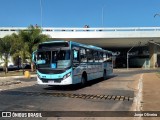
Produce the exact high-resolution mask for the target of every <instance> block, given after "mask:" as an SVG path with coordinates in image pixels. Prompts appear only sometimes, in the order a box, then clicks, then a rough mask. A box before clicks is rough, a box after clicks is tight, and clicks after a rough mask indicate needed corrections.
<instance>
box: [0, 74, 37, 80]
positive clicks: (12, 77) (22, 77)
mask: <svg viewBox="0 0 160 120" xmlns="http://www.w3.org/2000/svg"><path fill="white" fill-rule="evenodd" d="M31 77H37V74H35V75H31ZM6 78H25V76H7V77H0V79H6Z"/></svg>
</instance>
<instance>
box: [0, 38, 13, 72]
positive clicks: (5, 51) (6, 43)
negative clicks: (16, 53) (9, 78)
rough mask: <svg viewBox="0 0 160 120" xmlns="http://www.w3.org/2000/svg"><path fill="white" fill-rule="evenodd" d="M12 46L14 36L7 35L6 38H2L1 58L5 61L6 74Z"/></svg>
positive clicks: (0, 45)
mask: <svg viewBox="0 0 160 120" xmlns="http://www.w3.org/2000/svg"><path fill="white" fill-rule="evenodd" d="M11 47H12V37H11V36H9V35H8V36H5V37H4V38H2V39H0V58H1V59H2V60H3V63H4V66H3V67H4V71H5V74H6V73H8V62H9V60H8V58H9V56H10V55H11Z"/></svg>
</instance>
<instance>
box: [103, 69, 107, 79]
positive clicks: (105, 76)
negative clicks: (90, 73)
mask: <svg viewBox="0 0 160 120" xmlns="http://www.w3.org/2000/svg"><path fill="white" fill-rule="evenodd" d="M103 79H104V80H106V79H107V72H106V70H104V71H103Z"/></svg>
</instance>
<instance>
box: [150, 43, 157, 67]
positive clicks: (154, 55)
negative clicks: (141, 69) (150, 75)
mask: <svg viewBox="0 0 160 120" xmlns="http://www.w3.org/2000/svg"><path fill="white" fill-rule="evenodd" d="M149 58H150V68H155V67H156V64H157V46H156V45H155V44H154V43H149Z"/></svg>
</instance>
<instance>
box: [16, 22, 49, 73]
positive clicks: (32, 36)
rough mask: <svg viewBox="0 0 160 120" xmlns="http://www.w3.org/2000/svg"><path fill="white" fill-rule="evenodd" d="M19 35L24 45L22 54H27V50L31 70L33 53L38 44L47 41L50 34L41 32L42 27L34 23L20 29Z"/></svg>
mask: <svg viewBox="0 0 160 120" xmlns="http://www.w3.org/2000/svg"><path fill="white" fill-rule="evenodd" d="M18 35H19V38H20V40H21V41H22V42H23V45H24V46H23V48H22V51H23V52H22V54H24V55H25V52H27V54H28V57H29V62H30V64H31V70H32V71H33V63H32V53H33V52H34V51H35V50H36V49H37V46H38V44H39V43H41V42H44V41H46V40H47V39H48V38H49V36H47V35H44V34H41V29H40V28H39V27H34V26H33V25H31V26H29V27H28V29H27V30H22V31H20V32H19V34H18Z"/></svg>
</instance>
